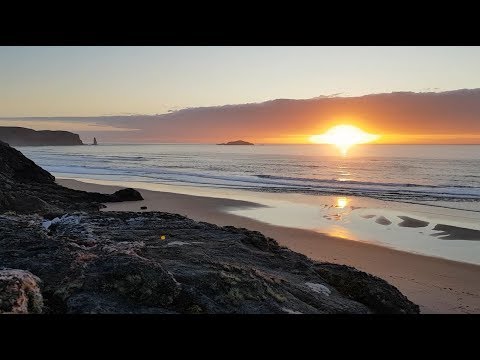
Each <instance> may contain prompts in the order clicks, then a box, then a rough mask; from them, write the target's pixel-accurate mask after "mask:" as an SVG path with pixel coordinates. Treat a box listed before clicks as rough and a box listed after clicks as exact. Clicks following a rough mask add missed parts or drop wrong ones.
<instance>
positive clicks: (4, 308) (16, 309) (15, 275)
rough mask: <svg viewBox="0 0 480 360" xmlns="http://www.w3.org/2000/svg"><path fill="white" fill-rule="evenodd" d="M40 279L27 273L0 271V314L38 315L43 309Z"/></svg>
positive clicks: (14, 270) (8, 270) (10, 270)
mask: <svg viewBox="0 0 480 360" xmlns="http://www.w3.org/2000/svg"><path fill="white" fill-rule="evenodd" d="M39 283H40V279H39V278H38V277H36V276H35V275H33V274H31V273H30V272H28V271H24V270H18V269H3V270H0V314H3V313H12V314H29V313H31V314H39V313H41V312H42V308H43V298H42V294H41V292H40V286H39Z"/></svg>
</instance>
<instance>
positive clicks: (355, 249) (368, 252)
mask: <svg viewBox="0 0 480 360" xmlns="http://www.w3.org/2000/svg"><path fill="white" fill-rule="evenodd" d="M57 182H58V183H59V184H61V185H63V186H66V187H69V188H74V189H79V190H85V191H92V192H102V193H112V192H114V191H116V190H118V189H120V188H121V187H119V186H107V185H98V184H93V183H85V182H80V181H77V180H71V179H58V180H57ZM139 191H140V192H141V193H142V195H143V197H144V198H145V200H144V201H138V202H123V203H112V204H108V206H107V208H105V209H104V211H139V212H140V211H164V212H170V213H178V214H181V215H185V216H188V217H190V218H192V219H194V220H197V221H206V222H210V223H214V224H217V225H233V226H237V227H244V228H248V229H250V230H257V231H260V232H262V233H263V234H265V235H266V236H269V237H272V238H274V239H275V240H277V241H278V243H279V244H281V245H284V246H287V247H289V248H290V249H292V250H294V251H297V252H300V253H303V254H305V255H307V256H308V257H310V258H312V259H314V260H318V261H327V262H335V263H340V264H346V265H351V266H354V267H356V268H358V269H360V270H363V271H366V272H369V273H371V274H373V275H376V276H379V277H381V278H383V279H385V280H387V281H388V282H390V283H391V284H393V285H395V286H396V287H398V288H399V289H400V291H402V292H403V293H404V294H405V295H406V296H407V297H408V298H409V299H410V300H412V301H413V302H415V303H417V304H419V305H420V308H421V312H422V313H480V282H479V281H478V279H479V278H480V266H477V265H473V264H467V263H462V262H456V261H450V260H445V259H441V258H435V257H429V256H423V255H417V254H413V253H409V252H404V251H398V250H394V249H391V248H388V247H384V246H377V245H373V244H368V243H364V242H360V241H354V240H349V239H345V238H342V237H335V236H331V235H327V234H322V233H319V232H316V231H312V230H304V229H299V228H291V227H283V226H278V225H272V224H268V223H265V222H261V221H257V220H254V219H252V218H248V217H245V216H240V215H236V214H232V213H229V212H228V211H227V210H228V209H232V208H236V209H242V208H252V207H256V206H258V207H259V206H261V205H259V204H256V203H255V202H253V201H240V200H232V199H228V198H217V197H208V196H195V195H191V194H178V193H174V192H163V191H151V190H143V189H139ZM142 206H146V207H147V210H141V209H140V207H142ZM403 220H404V222H407V223H408V222H410V223H411V222H412V220H411V219H408V218H407V219H403ZM376 221H377V223H378V224H381V225H386V224H387V221H389V220H387V219H385V218H383V217H380V218H378V219H377V220H376ZM410 225H411V224H410ZM413 225H415V224H413ZM421 225H422V224H421V223H418V226H421ZM439 230H445V228H443V229H439ZM167 236H168V234H167Z"/></svg>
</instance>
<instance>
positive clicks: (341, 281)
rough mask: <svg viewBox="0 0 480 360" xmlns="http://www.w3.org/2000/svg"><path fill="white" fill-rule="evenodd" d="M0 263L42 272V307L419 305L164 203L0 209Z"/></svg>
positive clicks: (194, 309)
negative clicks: (162, 209) (131, 207)
mask: <svg viewBox="0 0 480 360" xmlns="http://www.w3.org/2000/svg"><path fill="white" fill-rule="evenodd" d="M162 237H165V239H164V240H162ZM0 263H1V264H3V266H7V267H9V268H18V269H24V270H28V271H30V272H31V273H32V274H35V275H36V276H38V277H39V278H40V279H42V293H43V297H44V301H45V306H44V312H46V313H284V314H297V313H322V314H331V313H361V314H369V313H418V311H419V309H418V306H417V305H415V304H413V303H412V302H410V301H409V300H408V299H407V298H406V297H405V296H403V295H402V294H401V293H400V292H399V291H398V290H397V289H396V288H394V287H393V286H391V285H389V284H388V283H387V282H385V281H384V280H382V279H379V278H377V277H374V276H371V275H368V274H366V273H363V272H360V271H357V270H355V269H353V268H351V267H347V266H342V265H335V264H327V263H318V262H314V261H312V260H310V259H308V258H307V257H306V256H304V255H301V254H298V253H295V252H293V251H291V250H288V249H287V248H284V247H280V246H279V245H278V244H277V243H276V242H275V240H273V239H269V238H266V237H264V236H263V235H262V234H261V233H259V232H255V231H249V230H247V229H239V228H235V227H231V226H227V227H218V226H216V225H213V224H208V223H204V222H196V221H194V220H191V219H188V218H186V217H183V216H180V215H175V214H168V213H158V212H147V213H145V212H144V213H133V212H132V213H128V212H96V213H71V214H65V215H63V216H62V217H59V218H55V219H53V220H47V219H45V218H43V217H41V216H38V215H28V216H16V217H13V216H8V215H0Z"/></svg>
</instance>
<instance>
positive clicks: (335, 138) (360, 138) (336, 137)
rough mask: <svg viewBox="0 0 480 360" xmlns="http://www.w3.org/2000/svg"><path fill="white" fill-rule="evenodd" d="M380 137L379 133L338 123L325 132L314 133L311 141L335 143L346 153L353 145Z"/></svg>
mask: <svg viewBox="0 0 480 360" xmlns="http://www.w3.org/2000/svg"><path fill="white" fill-rule="evenodd" d="M378 138H379V136H378V135H373V134H369V133H366V132H365V131H363V130H362V129H359V128H357V127H355V126H352V125H337V126H334V127H332V128H330V129H329V130H328V131H327V132H326V133H324V134H321V135H312V136H311V137H310V141H311V142H313V143H316V144H333V145H335V146H337V147H338V148H339V149H340V151H341V152H342V154H344V155H345V154H346V153H347V151H348V149H349V148H350V147H351V146H352V145H355V144H365V143H368V142H371V141H373V140H376V139H378Z"/></svg>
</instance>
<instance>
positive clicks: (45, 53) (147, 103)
mask: <svg viewBox="0 0 480 360" xmlns="http://www.w3.org/2000/svg"><path fill="white" fill-rule="evenodd" d="M478 64H480V47H268V46H258V47H212V46H210V47H0V126H2V125H3V126H9V125H18V126H27V127H32V128H36V129H59V130H71V131H78V132H85V133H88V134H89V133H90V132H92V133H95V132H97V133H99V132H104V133H107V132H108V133H110V134H109V136H110V138H111V139H114V138H115V136H117V138H118V139H120V137H119V136H120V134H121V136H122V139H124V140H125V139H127V138H128V133H131V132H132V131H137V130H141V129H139V127H138V126H136V124H134V123H133V122H137V118H136V117H130V118H128V119H130V123H129V122H128V121H123V120H122V121H118V122H116V118H115V116H125V115H139V114H142V115H154V114H169V113H171V112H172V111H173V112H176V113H178V111H179V110H181V109H185V108H197V107H210V106H220V105H227V104H250V103H261V102H265V101H269V100H273V99H311V98H316V97H321V96H340V97H358V96H363V95H368V94H377V93H390V92H398V91H412V92H442V91H448V90H456V89H474V88H479V87H480V71H479V70H478ZM180 114H183V112H180ZM189 114H190V115H191V113H189ZM329 114H330V113H329ZM102 116H113V117H111V118H110V119H109V121H103V120H102V119H100V120H102V121H100V120H99V118H98V117H102ZM332 116H333V115H332ZM22 117H43V118H44V119H35V121H34V122H32V120H28V119H22V120H21V121H19V120H20V119H18V118H22ZM78 117H85V118H84V119H79V118H78ZM73 118H76V119H73ZM128 119H127V120H128ZM177 120H178V116H177ZM323 120H325V119H321V118H319V119H318V121H320V122H321V121H323ZM326 120H328V121H330V120H331V119H326ZM192 121H194V120H192ZM292 121H293V122H294V121H295V120H292ZM365 121H366V122H367V123H368V119H366V120H365ZM385 121H386V122H387V123H388V119H385ZM396 121H398V118H396ZM330 122H331V121H330ZM377 122H378V121H377ZM120 123H121V124H120ZM139 123H141V121H140V122H139ZM199 126H202V125H201V124H200V122H199ZM387 127H388V126H387ZM132 129H133V130H132ZM313 130H314V129H312V131H313ZM377 130H380V131H381V130H382V129H377ZM387 130H388V129H387ZM433 130H435V131H436V132H438V130H439V129H433ZM158 131H161V129H158ZM305 131H306V130H305ZM422 131H423V130H422ZM427 131H428V129H427ZM445 131H447V130H445ZM461 131H465V129H461ZM448 132H449V133H450V134H451V133H452V129H448ZM287 135H288V134H283V135H282V136H287ZM417 135H418V134H417ZM222 136H227V135H226V134H225V135H222ZM232 136H234V137H235V134H232ZM274 136H276V135H274ZM302 136H303V135H302ZM219 137H221V136H220V135H219ZM277 138H278V137H277ZM152 139H153V140H154V141H161V140H162V139H161V137H155V136H153V137H152ZM216 139H217V138H215V139H213V138H212V139H209V140H208V141H212V140H216ZM170 140H171V139H170ZM190 140H191V141H200V140H201V139H194V138H191V139H190ZM122 141H123V140H122ZM185 141H187V140H185ZM200 142H201V141H200Z"/></svg>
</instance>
